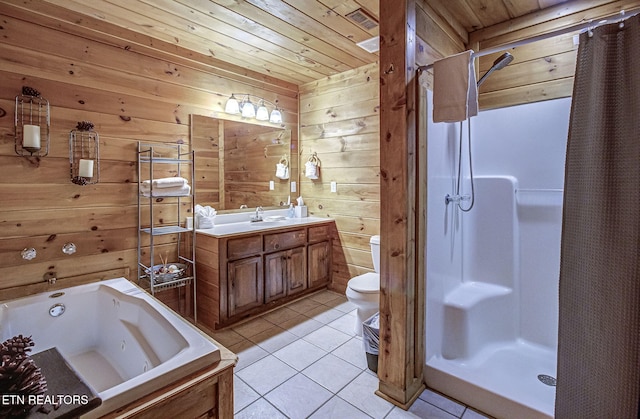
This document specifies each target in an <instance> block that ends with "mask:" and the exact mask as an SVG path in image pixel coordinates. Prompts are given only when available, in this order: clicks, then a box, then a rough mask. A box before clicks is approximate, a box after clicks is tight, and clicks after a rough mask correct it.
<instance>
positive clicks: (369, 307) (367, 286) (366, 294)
mask: <svg viewBox="0 0 640 419" xmlns="http://www.w3.org/2000/svg"><path fill="white" fill-rule="evenodd" d="M369 244H370V245H371V257H372V258H373V268H374V270H375V273H374V272H368V273H366V274H363V275H358V276H355V277H353V278H351V279H350V280H349V283H348V284H347V292H346V295H347V299H348V300H349V301H351V303H353V304H354V305H355V306H356V309H357V311H356V324H355V325H354V331H355V333H356V335H358V336H362V322H364V321H365V320H367V319H368V318H369V317H371V316H373V315H374V314H376V313H377V312H378V311H379V310H380V273H379V272H380V236H372V237H371V240H369Z"/></svg>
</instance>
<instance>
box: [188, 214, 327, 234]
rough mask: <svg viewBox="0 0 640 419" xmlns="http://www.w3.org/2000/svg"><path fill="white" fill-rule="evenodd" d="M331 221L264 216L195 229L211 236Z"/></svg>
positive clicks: (317, 218)
mask: <svg viewBox="0 0 640 419" xmlns="http://www.w3.org/2000/svg"><path fill="white" fill-rule="evenodd" d="M331 221H333V218H323V217H313V216H310V217H303V218H286V219H284V220H279V221H269V217H268V216H267V217H265V220H264V221H256V222H250V221H242V222H237V223H226V224H219V225H215V226H214V227H213V228H207V229H197V230H196V232H197V233H200V234H206V235H208V236H213V237H225V236H232V235H238V234H248V233H255V232H264V231H268V230H277V229H282V228H291V227H298V226H300V227H302V226H308V225H313V224H322V223H328V222H331Z"/></svg>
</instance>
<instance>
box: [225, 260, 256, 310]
mask: <svg viewBox="0 0 640 419" xmlns="http://www.w3.org/2000/svg"><path fill="white" fill-rule="evenodd" d="M263 284H264V281H263V280H262V257H261V256H252V257H249V258H245V259H239V260H234V261H232V262H229V263H228V264H227V293H228V296H229V298H228V300H229V305H228V312H229V317H233V316H236V315H238V314H241V313H244V312H245V311H247V310H251V309H252V308H255V307H259V306H261V305H262V302H263V299H264V290H263Z"/></svg>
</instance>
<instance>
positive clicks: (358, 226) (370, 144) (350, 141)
mask: <svg viewBox="0 0 640 419" xmlns="http://www.w3.org/2000/svg"><path fill="white" fill-rule="evenodd" d="M379 103H380V100H379V72H378V65H377V64H373V65H367V66H364V67H360V68H358V69H356V70H352V71H347V72H344V73H341V74H338V75H336V76H331V77H328V78H325V79H322V80H319V81H317V82H313V83H308V84H305V85H302V86H301V87H300V194H301V195H302V197H303V199H304V200H305V203H306V204H307V205H308V207H309V212H310V213H311V214H313V215H318V216H326V217H333V218H334V219H335V220H336V226H337V237H334V242H333V281H332V288H333V289H335V290H336V291H339V292H344V291H345V290H346V286H347V282H348V281H349V279H350V278H352V277H353V276H356V275H359V274H362V273H364V272H370V271H372V270H373V264H372V261H371V252H370V248H369V239H370V237H371V236H372V235H374V234H380V152H379V149H380V145H379V143H380V118H379V117H380V115H379ZM314 152H315V153H317V155H318V157H319V159H320V178H319V179H318V180H310V179H308V178H307V177H305V175H304V164H305V163H306V161H307V160H308V158H309V156H310V155H311V154H312V153H314ZM332 181H335V182H337V192H335V193H332V192H331V188H330V185H331V182H332Z"/></svg>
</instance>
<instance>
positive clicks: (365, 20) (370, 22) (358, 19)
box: [346, 9, 378, 31]
mask: <svg viewBox="0 0 640 419" xmlns="http://www.w3.org/2000/svg"><path fill="white" fill-rule="evenodd" d="M346 17H348V18H349V19H351V20H353V21H354V22H355V23H356V25H358V26H361V27H362V28H364V29H365V30H367V31H370V30H371V29H373V28H375V27H376V26H378V21H377V20H376V19H375V18H374V17H373V16H371V15H370V14H369V13H367V12H365V11H364V9H357V10H354V11H353V12H351V13H349V14H347V16H346Z"/></svg>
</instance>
